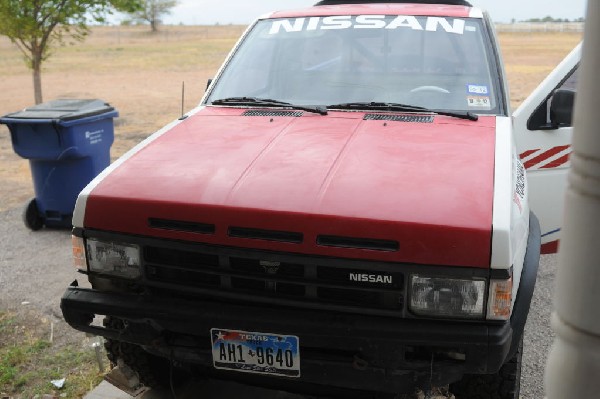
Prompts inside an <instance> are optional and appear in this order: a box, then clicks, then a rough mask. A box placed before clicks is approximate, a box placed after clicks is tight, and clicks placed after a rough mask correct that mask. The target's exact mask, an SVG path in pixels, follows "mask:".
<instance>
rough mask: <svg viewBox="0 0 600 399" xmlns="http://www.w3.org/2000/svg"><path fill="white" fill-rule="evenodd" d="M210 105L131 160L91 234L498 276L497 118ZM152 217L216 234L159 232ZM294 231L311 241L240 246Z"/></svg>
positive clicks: (106, 191)
mask: <svg viewBox="0 0 600 399" xmlns="http://www.w3.org/2000/svg"><path fill="white" fill-rule="evenodd" d="M244 111H245V110H241V109H232V108H215V107H210V108H205V109H203V110H202V111H200V112H199V113H197V114H196V115H194V116H192V117H190V118H188V119H187V120H186V121H184V122H183V123H181V124H179V125H177V126H176V127H174V128H173V129H171V130H170V131H168V132H167V133H165V134H163V135H162V136H161V137H159V138H157V139H156V140H155V141H154V142H152V143H151V144H150V145H148V146H147V147H145V148H143V149H142V150H141V151H139V152H138V153H136V154H135V155H133V156H132V157H131V158H130V159H128V160H127V161H126V162H125V163H123V164H122V165H121V166H120V167H118V168H117V169H116V170H114V171H113V172H112V173H111V174H109V175H108V176H107V177H106V178H105V179H104V180H102V181H101V182H100V183H99V185H98V186H96V188H95V189H94V190H93V191H92V192H91V195H90V197H89V198H88V201H87V207H86V212H85V220H84V225H85V227H86V228H94V229H101V230H109V231H118V232H123V233H131V234H139V235H148V236H160V237H165V238H174V239H184V240H192V241H199V242H206V243H214V244H221V245H230V246H240V247H251V248H258V249H266V250H275V251H285V252H296V253H307V254H317V255H326V256H336V257H347V258H365V259H374V260H383V261H395V262H414V263H422V264H436V265H456V266H474V267H489V261H490V242H491V226H492V204H493V185H494V182H493V177H494V143H495V118H493V117H482V118H480V120H479V121H477V122H471V121H465V120H460V119H456V118H449V117H441V116H437V117H436V118H435V121H434V122H433V123H413V122H397V121H387V122H386V121H377V120H363V118H364V115H365V114H364V113H360V112H357V113H353V112H330V114H329V115H328V116H321V115H316V114H308V113H305V114H304V115H303V116H301V117H289V116H284V117H282V116H275V117H270V116H242V114H243V113H244ZM149 218H157V219H167V220H175V221H186V222H198V223H206V224H214V225H215V233H214V234H198V233H189V232H177V231H170V230H164V229H156V228H151V227H150V226H149V223H148V219H149ZM231 227H243V228H252V229H261V230H274V231H286V232H296V233H301V234H302V237H303V238H302V242H301V243H287V242H277V241H266V240H259V239H249V238H235V237H230V236H228V229H229V228H231ZM320 236H336V237H339V236H341V237H355V238H361V239H378V240H386V241H391V242H397V243H398V245H399V249H398V250H396V251H393V250H392V251H378V250H373V249H355V248H339V247H331V246H323V245H319V244H318V243H317V240H318V237H320Z"/></svg>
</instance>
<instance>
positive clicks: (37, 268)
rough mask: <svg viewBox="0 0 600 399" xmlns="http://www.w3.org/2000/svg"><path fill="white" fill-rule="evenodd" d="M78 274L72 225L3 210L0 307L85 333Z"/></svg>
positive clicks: (533, 373) (529, 394)
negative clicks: (72, 324) (69, 318)
mask: <svg viewBox="0 0 600 399" xmlns="http://www.w3.org/2000/svg"><path fill="white" fill-rule="evenodd" d="M556 269H557V258H556V256H543V257H542V261H541V264H540V270H539V273H538V281H537V286H536V289H535V294H534V297H533V304H532V309H531V312H530V314H529V320H528V322H527V326H526V331H525V353H524V370H523V379H522V388H521V397H522V398H524V399H539V398H542V397H543V396H544V395H543V372H544V366H545V363H546V357H547V354H548V351H549V349H550V345H551V344H552V339H553V337H554V333H553V332H552V330H551V329H550V312H551V307H552V291H553V288H554V278H555V276H556ZM78 277H79V280H80V282H83V280H82V279H81V277H82V276H80V275H79V276H78V274H77V273H76V272H75V269H74V268H73V267H72V266H71V240H70V232H69V231H68V230H41V231H38V232H31V231H29V230H28V229H27V228H25V226H24V225H23V223H22V221H21V210H20V209H10V210H8V211H4V212H0V310H6V309H10V310H19V309H22V308H23V307H29V308H35V309H36V310H38V311H39V312H41V313H43V314H45V315H47V316H48V317H49V318H50V319H52V320H54V322H55V323H56V330H55V332H56V336H57V339H63V340H65V341H75V340H78V339H81V338H82V334H81V333H79V332H76V331H74V330H72V329H70V328H69V327H68V326H67V325H66V324H65V323H64V322H63V321H62V315H61V312H60V307H59V301H60V297H61V296H62V293H63V292H64V290H65V288H66V287H67V286H68V285H69V283H70V282H71V281H73V280H74V279H75V278H78ZM24 303H25V304H24ZM196 393H197V392H196ZM204 397H205V398H206V399H210V398H211V397H215V398H216V397H220V396H204ZM265 397H266V396H265ZM289 397H290V398H291V397H297V396H291V395H290V396H289Z"/></svg>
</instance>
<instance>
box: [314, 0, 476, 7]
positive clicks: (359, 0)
mask: <svg viewBox="0 0 600 399" xmlns="http://www.w3.org/2000/svg"><path fill="white" fill-rule="evenodd" d="M369 3H414V4H444V5H454V6H467V7H472V6H473V5H472V4H471V3H469V2H468V1H465V0H322V1H319V2H318V3H317V4H315V6H332V5H338V4H369Z"/></svg>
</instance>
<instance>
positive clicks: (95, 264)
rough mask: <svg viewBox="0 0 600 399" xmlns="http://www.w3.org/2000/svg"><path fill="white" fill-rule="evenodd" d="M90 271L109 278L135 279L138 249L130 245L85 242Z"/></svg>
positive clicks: (138, 270)
mask: <svg viewBox="0 0 600 399" xmlns="http://www.w3.org/2000/svg"><path fill="white" fill-rule="evenodd" d="M86 253H87V261H88V266H89V268H90V271H92V272H96V273H102V274H109V275H111V276H117V277H123V278H128V279H136V278H139V277H140V275H141V272H140V247H138V246H137V245H132V244H121V243H116V242H104V241H99V240H96V239H87V240H86Z"/></svg>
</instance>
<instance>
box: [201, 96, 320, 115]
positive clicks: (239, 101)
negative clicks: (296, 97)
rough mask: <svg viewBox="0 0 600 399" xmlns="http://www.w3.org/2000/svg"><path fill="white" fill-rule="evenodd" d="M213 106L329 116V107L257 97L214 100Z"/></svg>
mask: <svg viewBox="0 0 600 399" xmlns="http://www.w3.org/2000/svg"><path fill="white" fill-rule="evenodd" d="M211 104H213V105H250V106H264V107H289V108H293V109H298V110H301V111H307V112H313V113H315V114H319V115H327V107H324V106H322V105H298V104H292V103H288V102H285V101H280V100H273V99H270V98H257V97H229V98H221V99H218V100H214V101H213V102H212V103H211Z"/></svg>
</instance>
